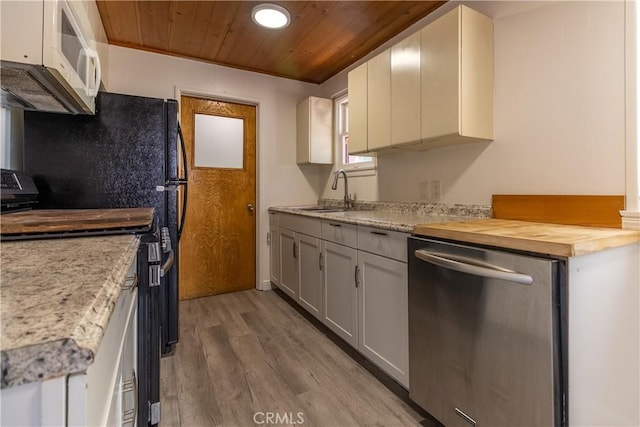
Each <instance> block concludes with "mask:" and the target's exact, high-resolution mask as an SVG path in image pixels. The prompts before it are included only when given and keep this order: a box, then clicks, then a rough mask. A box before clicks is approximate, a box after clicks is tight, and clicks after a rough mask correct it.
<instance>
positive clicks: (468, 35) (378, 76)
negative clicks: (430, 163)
mask: <svg viewBox="0 0 640 427" xmlns="http://www.w3.org/2000/svg"><path fill="white" fill-rule="evenodd" d="M349 115H350V124H349V139H350V140H349V153H350V154H360V153H365V152H384V151H391V150H387V149H388V148H393V149H404V150H428V149H431V148H436V147H440V146H444V145H451V144H459V143H464V142H473V141H480V140H485V141H490V140H492V139H493V21H492V20H491V19H490V18H488V17H486V16H484V15H482V14H480V13H478V12H476V11H474V10H473V9H470V8H469V7H467V6H458V7H456V8H455V9H453V10H452V11H450V12H448V13H447V14H445V15H443V16H442V17H440V18H438V19H437V20H435V21H433V22H432V23H430V24H429V25H427V26H426V27H424V28H423V29H422V30H421V31H418V32H415V33H413V34H412V35H410V36H408V37H407V38H405V39H403V40H401V41H400V42H398V43H397V44H395V45H394V46H392V47H391V48H390V49H387V50H386V51H384V52H382V53H381V54H379V55H377V56H376V57H374V58H372V59H370V60H369V61H368V62H366V63H364V64H362V65H361V66H359V67H357V68H355V69H354V70H352V71H350V72H349Z"/></svg>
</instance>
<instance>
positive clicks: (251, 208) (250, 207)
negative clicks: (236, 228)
mask: <svg viewBox="0 0 640 427" xmlns="http://www.w3.org/2000/svg"><path fill="white" fill-rule="evenodd" d="M247 210H248V211H249V212H253V211H254V210H255V209H254V208H253V204H251V203H247Z"/></svg>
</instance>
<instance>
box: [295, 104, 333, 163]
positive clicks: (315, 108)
mask: <svg viewBox="0 0 640 427" xmlns="http://www.w3.org/2000/svg"><path fill="white" fill-rule="evenodd" d="M296 124H297V150H296V153H297V156H296V160H297V163H298V164H299V165H304V164H309V163H315V164H325V165H329V164H332V163H333V126H332V124H333V101H332V100H331V99H325V98H318V97H315V96H310V97H308V98H307V99H305V100H304V101H302V102H301V103H299V104H298V110H297V122H296Z"/></svg>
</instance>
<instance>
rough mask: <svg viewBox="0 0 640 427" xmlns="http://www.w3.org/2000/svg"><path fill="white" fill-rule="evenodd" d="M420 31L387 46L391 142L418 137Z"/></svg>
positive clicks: (406, 141)
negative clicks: (389, 70)
mask: <svg viewBox="0 0 640 427" xmlns="http://www.w3.org/2000/svg"><path fill="white" fill-rule="evenodd" d="M420 104H421V101H420V32H419V31H418V32H416V33H413V34H412V35H410V36H409V37H407V38H406V39H404V40H402V41H400V42H399V43H398V44H396V45H395V46H393V47H392V48H391V145H397V144H403V143H411V142H418V141H420V138H421V134H420V129H421V126H420V108H421V106H420Z"/></svg>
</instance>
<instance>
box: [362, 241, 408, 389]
mask: <svg viewBox="0 0 640 427" xmlns="http://www.w3.org/2000/svg"><path fill="white" fill-rule="evenodd" d="M358 273H359V284H358V318H359V325H358V350H359V351H360V352H361V353H362V354H364V355H365V356H366V357H367V358H368V359H370V360H371V361H372V362H374V363H375V364H376V365H378V366H379V367H380V368H382V370H384V371H385V372H387V373H388V374H389V375H391V376H392V377H393V378H395V379H396V380H397V381H398V382H400V384H402V385H403V386H405V387H409V375H408V374H409V320H408V294H407V293H408V282H407V264H406V263H404V262H401V261H396V260H393V259H389V258H385V257H381V256H378V255H374V254H370V253H367V252H363V251H358Z"/></svg>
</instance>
